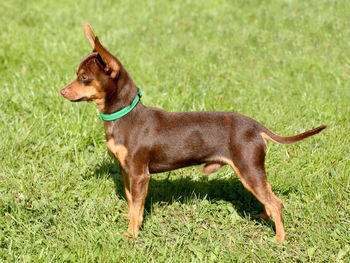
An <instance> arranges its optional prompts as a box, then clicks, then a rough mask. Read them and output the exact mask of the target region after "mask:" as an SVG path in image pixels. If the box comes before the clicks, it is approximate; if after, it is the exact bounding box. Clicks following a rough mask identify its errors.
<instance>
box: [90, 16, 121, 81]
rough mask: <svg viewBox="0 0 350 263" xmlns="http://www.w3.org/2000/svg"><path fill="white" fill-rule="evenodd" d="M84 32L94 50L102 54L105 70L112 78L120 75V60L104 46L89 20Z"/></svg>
mask: <svg viewBox="0 0 350 263" xmlns="http://www.w3.org/2000/svg"><path fill="white" fill-rule="evenodd" d="M84 34H85V36H86V38H87V40H88V41H89V43H90V45H91V46H92V48H93V50H94V51H96V52H97V53H98V54H99V55H100V57H101V58H102V60H103V62H104V63H105V64H106V68H105V71H106V72H109V73H110V77H111V78H112V79H115V78H116V77H117V76H118V73H119V70H120V67H121V63H120V62H119V60H118V59H117V58H116V57H115V56H113V55H112V54H111V53H110V52H109V51H108V50H107V49H106V48H105V47H104V46H102V44H101V43H100V41H99V40H98V37H96V36H95V34H94V32H93V31H92V29H91V27H90V25H89V24H88V23H87V22H85V23H84Z"/></svg>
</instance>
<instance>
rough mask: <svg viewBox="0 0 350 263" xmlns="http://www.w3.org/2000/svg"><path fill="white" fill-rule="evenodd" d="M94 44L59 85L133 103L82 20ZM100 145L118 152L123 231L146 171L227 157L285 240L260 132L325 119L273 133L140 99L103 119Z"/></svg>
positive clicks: (120, 70)
mask: <svg viewBox="0 0 350 263" xmlns="http://www.w3.org/2000/svg"><path fill="white" fill-rule="evenodd" d="M84 32H85V34H86V36H87V39H88V41H89V43H90V44H91V46H92V47H93V49H94V52H93V53H91V54H90V55H88V56H87V57H86V58H85V59H83V61H82V62H81V63H80V65H79V67H78V68H77V79H76V80H74V81H72V82H71V83H70V84H68V85H67V86H66V87H65V88H64V89H62V90H61V94H62V95H63V96H64V97H65V98H66V99H69V100H71V101H82V100H85V101H95V102H96V103H97V104H98V107H99V110H100V111H101V112H102V113H103V114H111V113H114V112H116V111H119V110H121V109H123V108H124V107H126V106H128V105H130V104H131V102H132V101H133V99H134V98H135V96H137V93H138V89H137V87H136V85H135V84H134V82H133V80H132V78H131V77H130V75H129V73H128V72H127V71H126V69H125V68H124V67H123V65H122V64H121V63H120V62H119V60H118V59H117V58H115V57H114V56H113V55H112V54H111V53H110V52H109V51H108V50H107V49H105V48H104V47H103V46H102V45H101V43H100V42H99V40H98V38H97V37H95V35H94V34H93V32H92V30H91V27H90V26H89V25H88V24H84ZM103 123H104V128H105V133H106V141H107V143H106V146H107V148H108V149H109V150H110V151H111V152H112V154H114V155H115V157H116V158H117V159H118V160H119V162H120V164H121V167H122V177H123V181H124V184H125V193H126V197H127V200H128V206H129V213H128V216H129V217H130V223H129V229H128V231H129V233H127V234H126V236H128V237H130V235H131V236H137V234H138V231H139V227H140V225H141V224H142V220H143V212H144V202H145V198H146V195H147V190H148V183H149V179H150V174H151V173H159V172H165V171H170V170H173V169H177V168H181V167H186V166H190V165H198V164H205V166H204V168H203V171H204V172H205V173H207V174H210V173H213V172H216V171H217V170H218V169H220V168H221V167H222V166H223V165H226V164H228V165H230V166H231V167H232V168H233V169H234V171H235V172H236V174H237V175H238V177H239V178H240V180H241V181H242V183H243V185H244V187H246V188H247V189H248V190H249V191H250V192H252V193H253V195H255V196H256V197H257V199H258V200H259V201H260V202H261V203H262V204H263V205H264V211H263V212H262V213H261V216H262V217H263V218H269V217H272V219H273V220H274V222H275V225H276V239H277V240H278V241H279V242H282V241H283V240H285V236H286V233H285V231H284V227H283V220H282V208H283V204H282V201H281V200H280V199H278V197H277V196H276V195H275V194H274V193H273V192H272V187H271V185H270V184H269V183H268V182H267V180H266V174H265V168H264V160H265V154H266V146H267V144H266V142H265V139H268V140H272V141H275V142H279V143H294V142H297V141H300V140H303V139H305V138H307V137H309V136H311V135H314V134H316V133H318V132H320V131H321V130H322V129H324V128H325V126H320V127H318V128H316V129H314V130H311V131H307V132H305V133H302V134H299V135H296V136H292V137H282V136H278V135H276V134H274V133H272V132H271V131H269V130H268V129H267V128H265V127H264V126H263V125H261V124H260V123H259V122H257V121H255V120H253V119H251V118H249V117H246V116H243V115H240V114H238V113H231V112H167V111H164V110H161V109H156V108H151V107H146V106H144V105H143V104H142V103H141V102H139V103H138V104H137V105H136V107H135V108H134V109H133V110H132V111H131V112H130V113H128V114H127V115H125V116H124V117H122V118H120V119H117V120H114V121H103Z"/></svg>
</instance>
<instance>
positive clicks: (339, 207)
mask: <svg viewBox="0 0 350 263" xmlns="http://www.w3.org/2000/svg"><path fill="white" fill-rule="evenodd" d="M0 10H1V11H2V14H1V16H0V37H1V40H0V43H1V44H0V91H1V96H0V262H17V261H19V262H120V261H123V262H349V260H350V231H349V225H350V179H349V178H350V147H349V142H350V141H349V138H350V118H349V117H350V19H349V18H350V17H349V14H350V1H346V0H342V1H331V0H329V1H321V0H310V1H301V0H298V1H293V0H284V1H258V0H251V1H219V0H217V1H210V2H208V1H140V0H137V1H133V2H132V3H131V1H112V0H110V1H105V0H101V1H74V2H73V1H44V0H38V1H24V0H22V1H20V0H17V1H1V3H0ZM84 21H88V22H89V23H90V24H91V25H92V27H93V28H94V30H95V32H96V33H97V35H98V36H99V38H100V39H101V41H102V43H104V45H106V46H107V47H108V48H109V50H110V51H112V52H113V53H114V54H115V55H116V56H118V57H119V59H120V60H121V61H122V63H123V64H124V65H125V67H126V68H127V69H128V70H129V73H130V74H131V75H132V76H133V78H134V81H135V83H136V84H137V85H138V87H140V88H142V91H143V94H144V96H143V98H142V101H143V103H144V104H145V105H149V106H155V107H161V108H164V109H166V110H169V111H192V110H198V111H201V110H218V111H235V112H239V113H242V114H245V115H248V116H251V117H252V118H254V119H256V120H258V121H260V122H261V123H263V124H264V125H265V126H267V127H269V128H270V129H272V130H273V131H275V132H276V133H278V134H281V135H285V136H287V135H293V134H297V133H300V132H302V131H305V130H307V129H310V128H313V127H316V126H319V125H321V124H326V125H327V126H328V128H327V129H326V130H325V131H323V132H322V133H320V134H319V135H317V136H314V137H312V138H309V139H307V140H305V141H303V142H301V143H298V144H296V145H277V144H274V143H269V150H268V154H267V160H266V168H267V173H268V180H269V182H270V183H271V184H272V186H273V190H274V192H276V193H277V194H278V196H279V197H280V198H281V199H282V201H283V202H284V205H285V210H284V222H285V228H286V231H287V240H286V241H285V242H284V243H283V244H278V243H277V242H276V241H275V239H274V235H275V232H274V225H273V224H272V223H269V222H264V221H262V220H260V219H258V214H259V212H260V211H261V209H262V206H261V205H260V203H259V202H258V201H257V200H256V199H255V198H254V197H253V196H252V195H251V194H250V193H249V192H248V191H247V190H245V189H244V188H243V186H242V184H241V182H240V181H239V180H238V178H237V176H236V175H235V174H234V172H233V171H232V170H231V169H228V168H223V169H221V170H220V171H219V172H217V173H215V174H212V175H210V176H206V175H204V174H202V173H201V168H200V167H190V168H186V169H181V170H176V171H173V172H170V173H164V174H155V175H153V176H152V179H151V182H150V190H149V194H148V197H147V200H146V212H145V221H144V224H143V226H142V229H141V231H140V234H139V238H138V239H134V240H127V239H124V238H123V236H122V235H123V233H124V232H125V230H126V228H127V226H128V220H127V218H126V217H125V216H124V214H125V212H126V209H127V202H126V200H125V195H124V192H123V189H124V188H123V184H122V180H121V177H120V174H119V169H118V163H117V162H116V161H114V160H113V158H112V157H110V156H109V154H108V152H107V149H106V148H105V144H104V142H105V139H104V130H103V126H102V121H101V120H100V118H99V116H98V111H97V107H96V106H95V105H93V104H89V103H70V102H68V101H67V100H64V99H63V98H62V97H61V96H60V95H59V94H58V91H59V90H60V89H61V88H62V87H64V86H65V85H66V84H67V83H68V82H69V81H71V80H72V79H73V78H74V77H75V68H76V66H77V65H78V64H79V62H80V60H81V59H82V58H83V57H84V56H85V55H87V54H88V53H89V52H90V51H91V49H90V46H89V44H88V42H87V41H86V39H85V38H84V35H83V32H82V25H83V22H84Z"/></svg>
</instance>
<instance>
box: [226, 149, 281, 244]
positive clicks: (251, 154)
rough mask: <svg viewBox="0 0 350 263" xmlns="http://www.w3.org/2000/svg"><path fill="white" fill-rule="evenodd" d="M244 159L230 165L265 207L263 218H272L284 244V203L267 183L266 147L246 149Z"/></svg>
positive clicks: (277, 234) (279, 239)
mask: <svg viewBox="0 0 350 263" xmlns="http://www.w3.org/2000/svg"><path fill="white" fill-rule="evenodd" d="M242 156H244V158H240V159H239V161H238V160H237V158H236V163H235V162H234V161H233V162H232V163H230V165H231V166H232V167H233V169H234V170H235V172H236V174H237V175H238V176H239V178H240V179H241V181H242V183H243V185H244V187H245V188H246V189H247V190H249V191H250V192H251V193H252V194H253V195H254V196H255V197H256V198H257V199H258V200H259V201H260V202H261V203H262V204H263V205H264V212H263V213H262V216H264V217H272V218H273V220H274V222H275V227H276V239H277V241H278V242H282V241H284V240H285V238H286V233H285V230H284V226H283V219H282V209H283V203H282V201H281V200H280V199H279V198H278V197H277V196H276V195H275V194H274V193H273V192H272V187H271V185H270V184H269V183H268V182H267V179H266V173H265V168H264V159H265V147H261V146H259V145H256V146H251V145H249V147H246V150H245V152H243V155H242Z"/></svg>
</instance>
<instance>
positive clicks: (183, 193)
mask: <svg viewBox="0 0 350 263" xmlns="http://www.w3.org/2000/svg"><path fill="white" fill-rule="evenodd" d="M232 173H233V172H232ZM93 174H94V176H96V177H105V176H106V175H108V176H109V177H110V178H112V179H113V181H114V184H115V189H116V195H118V196H120V197H122V198H124V199H126V197H125V190H124V183H123V180H122V177H121V175H120V170H119V164H118V162H117V161H111V160H106V161H104V162H103V163H102V164H100V165H98V166H97V167H96V169H95V172H94V173H93ZM161 177H162V178H158V176H157V179H154V177H152V176H151V179H150V183H149V189H148V194H147V198H146V202H145V211H146V214H145V220H147V213H148V212H150V211H151V209H152V205H153V204H155V203H162V204H169V205H171V204H172V203H174V202H181V203H191V200H192V199H193V198H198V199H206V200H208V201H209V202H211V203H215V202H217V201H218V200H221V201H227V202H230V203H231V204H232V205H233V207H234V209H235V210H236V211H237V213H238V215H239V216H241V217H243V218H249V219H250V220H254V221H259V222H261V223H262V224H266V225H268V226H269V227H271V228H274V224H273V222H272V221H265V220H261V219H260V217H259V213H260V212H261V211H262V210H263V206H262V204H261V203H260V202H259V201H258V200H257V199H256V198H255V197H254V196H253V195H252V194H251V193H250V192H249V191H247V190H246V189H245V188H244V187H243V185H242V183H241V182H240V180H239V179H238V178H237V176H235V175H234V174H232V176H230V177H229V178H223V179H213V180H209V178H208V176H207V175H202V176H201V177H200V178H199V180H198V178H197V179H196V180H193V179H192V178H191V177H187V176H186V177H180V176H176V177H175V178H172V176H171V172H168V173H163V176H161Z"/></svg>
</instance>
